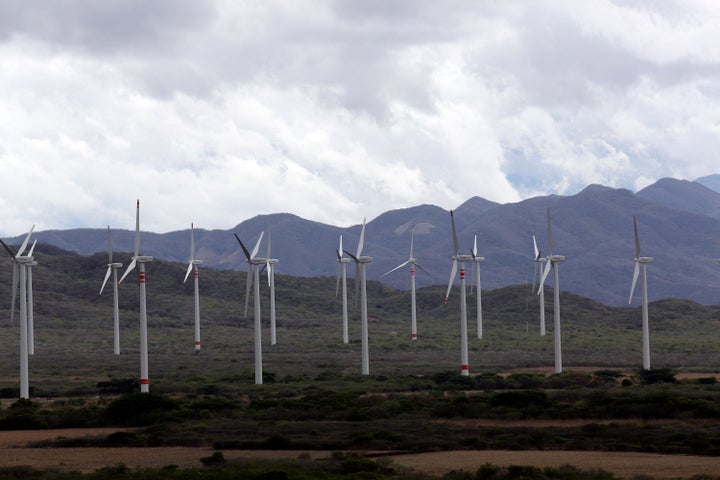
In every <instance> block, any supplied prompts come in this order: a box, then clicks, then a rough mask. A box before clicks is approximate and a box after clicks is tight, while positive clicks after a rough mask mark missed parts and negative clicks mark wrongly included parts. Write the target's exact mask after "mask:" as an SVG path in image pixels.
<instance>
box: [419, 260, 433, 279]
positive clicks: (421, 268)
mask: <svg viewBox="0 0 720 480" xmlns="http://www.w3.org/2000/svg"><path fill="white" fill-rule="evenodd" d="M415 266H416V267H418V268H419V269H420V270H422V271H423V272H425V273H427V274H428V275H430V276H431V277H432V273H430V272H428V271H427V270H425V269H424V268H423V266H422V265H420V264H419V263H417V262H415Z"/></svg>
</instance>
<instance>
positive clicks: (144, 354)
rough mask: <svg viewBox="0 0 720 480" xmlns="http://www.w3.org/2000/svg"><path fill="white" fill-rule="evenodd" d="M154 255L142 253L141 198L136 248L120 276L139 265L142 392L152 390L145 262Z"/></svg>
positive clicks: (136, 215) (136, 223)
mask: <svg viewBox="0 0 720 480" xmlns="http://www.w3.org/2000/svg"><path fill="white" fill-rule="evenodd" d="M152 260H153V257H150V256H147V255H140V200H138V201H137V208H136V211H135V250H134V252H133V257H132V260H131V261H130V265H128V268H127V270H125V273H124V274H123V276H122V278H120V282H119V283H122V282H123V280H125V277H127V276H128V274H129V273H130V272H132V271H133V270H134V269H135V266H136V265H139V267H138V283H139V284H140V392H142V393H147V392H149V391H150V377H149V373H148V370H149V368H148V339H147V335H148V331H147V293H146V290H145V264H146V263H148V262H152Z"/></svg>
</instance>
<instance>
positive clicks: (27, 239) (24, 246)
mask: <svg viewBox="0 0 720 480" xmlns="http://www.w3.org/2000/svg"><path fill="white" fill-rule="evenodd" d="M33 230H35V225H33V226H32V227H30V231H29V232H28V233H27V235H26V236H25V240H24V241H23V243H22V245H20V249H19V250H18V252H17V255H15V256H16V257H19V256H21V255H22V254H23V252H24V251H25V249H26V248H27V244H28V242H29V241H30V235H32V232H33Z"/></svg>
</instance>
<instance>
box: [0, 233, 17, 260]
mask: <svg viewBox="0 0 720 480" xmlns="http://www.w3.org/2000/svg"><path fill="white" fill-rule="evenodd" d="M0 243H2V246H3V247H4V248H5V250H7V252H8V253H9V254H10V258H15V255H17V252H16V251H14V250H13V249H12V247H11V246H9V245H8V244H7V243H5V242H4V241H3V240H2V239H1V238H0Z"/></svg>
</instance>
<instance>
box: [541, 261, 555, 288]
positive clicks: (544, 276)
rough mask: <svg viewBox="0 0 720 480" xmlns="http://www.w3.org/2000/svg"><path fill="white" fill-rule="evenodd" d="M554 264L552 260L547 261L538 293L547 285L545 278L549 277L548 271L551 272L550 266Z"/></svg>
mask: <svg viewBox="0 0 720 480" xmlns="http://www.w3.org/2000/svg"><path fill="white" fill-rule="evenodd" d="M551 266H552V262H551V261H550V260H548V261H547V262H546V263H545V270H543V274H542V277H540V285H539V286H538V295H540V293H542V291H543V290H544V287H545V280H546V279H547V276H548V273H550V267H551Z"/></svg>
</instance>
